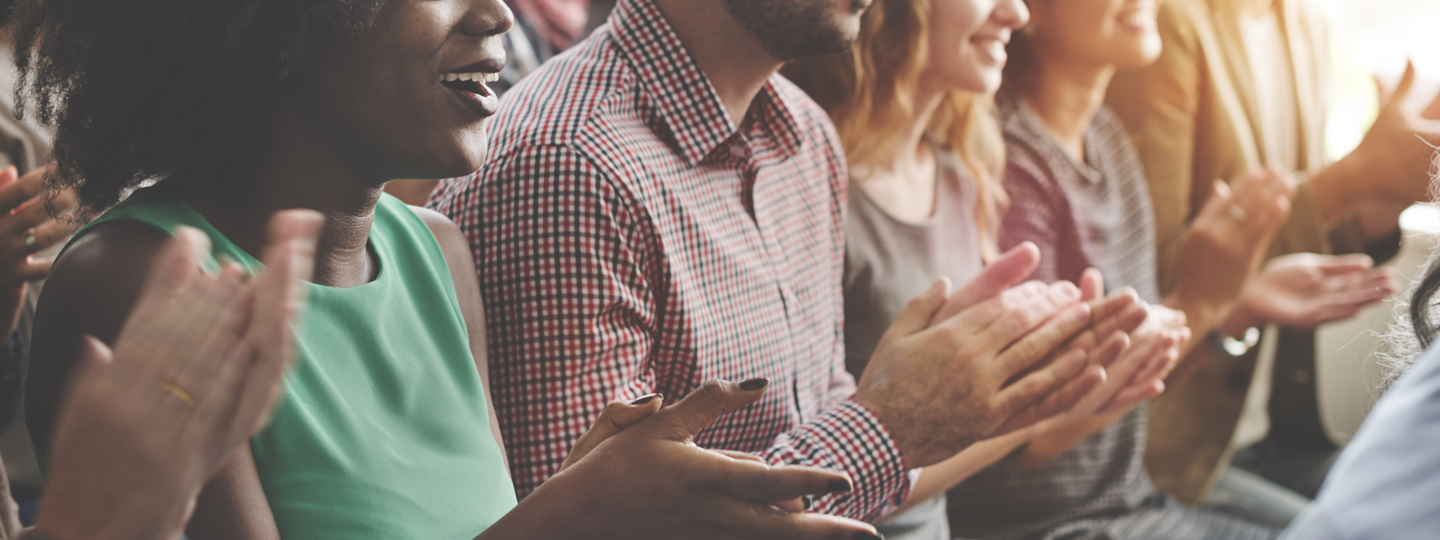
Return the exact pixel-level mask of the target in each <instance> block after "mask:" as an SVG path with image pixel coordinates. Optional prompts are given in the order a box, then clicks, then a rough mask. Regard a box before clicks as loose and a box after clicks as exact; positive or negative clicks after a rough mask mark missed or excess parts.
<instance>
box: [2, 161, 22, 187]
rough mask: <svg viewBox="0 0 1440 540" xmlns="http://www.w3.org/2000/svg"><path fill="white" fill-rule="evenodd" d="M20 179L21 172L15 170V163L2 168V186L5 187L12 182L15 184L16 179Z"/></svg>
mask: <svg viewBox="0 0 1440 540" xmlns="http://www.w3.org/2000/svg"><path fill="white" fill-rule="evenodd" d="M19 179H20V173H19V172H18V171H16V170H15V166H14V165H11V166H9V167H5V168H4V169H0V187H5V186H8V185H10V184H14V183H15V181H16V180H19Z"/></svg>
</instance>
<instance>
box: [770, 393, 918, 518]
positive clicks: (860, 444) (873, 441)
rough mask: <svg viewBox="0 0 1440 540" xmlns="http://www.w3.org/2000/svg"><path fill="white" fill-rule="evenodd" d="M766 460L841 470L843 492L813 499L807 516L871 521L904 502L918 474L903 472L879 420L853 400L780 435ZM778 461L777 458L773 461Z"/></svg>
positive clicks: (900, 460)
mask: <svg viewBox="0 0 1440 540" xmlns="http://www.w3.org/2000/svg"><path fill="white" fill-rule="evenodd" d="M782 439H783V440H782V441H777V444H776V447H775V448H772V455H771V456H770V457H771V459H770V461H771V462H772V463H773V462H775V461H782V462H784V463H788V464H793V465H809V466H813V467H822V468H827V469H832V470H838V471H844V472H845V473H847V474H849V475H850V479H851V481H853V482H854V489H852V490H851V491H850V492H849V493H841V494H836V495H829V496H825V497H821V498H818V499H816V501H815V506H814V508H813V511H815V512H821V513H825V514H832V515H838V516H845V517H849V518H853V519H859V520H863V521H874V520H876V519H879V518H881V517H884V516H886V515H888V514H890V513H891V512H893V511H894V510H895V509H896V508H897V507H899V506H900V504H901V503H903V502H905V500H906V499H908V498H909V497H910V490H911V488H913V487H914V484H915V481H916V480H917V479H918V478H919V474H918V471H919V470H918V469H916V470H915V471H913V472H914V473H915V474H912V471H909V470H906V468H905V464H904V462H903V460H902V459H901V457H900V448H899V447H897V446H896V445H895V440H894V439H892V438H891V437H890V431H889V430H887V429H885V426H884V425H883V424H881V423H880V419H879V418H877V417H876V416H875V414H874V413H872V412H870V409H868V408H866V407H865V406H864V405H861V404H859V403H857V402H855V401H854V400H853V399H851V400H846V401H845V402H843V403H841V404H840V405H839V406H837V407H835V408H833V409H830V410H829V411H826V412H825V413H824V414H821V415H820V416H819V417H818V418H816V419H815V420H813V421H811V422H809V423H806V424H805V425H803V426H800V428H798V429H796V430H795V431H792V432H790V433H788V434H786V436H785V437H783V438H782ZM777 458H778V459H777Z"/></svg>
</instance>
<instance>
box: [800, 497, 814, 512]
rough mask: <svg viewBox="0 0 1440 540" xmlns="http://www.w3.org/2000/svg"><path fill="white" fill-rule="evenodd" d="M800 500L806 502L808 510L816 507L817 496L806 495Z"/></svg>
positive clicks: (806, 509)
mask: <svg viewBox="0 0 1440 540" xmlns="http://www.w3.org/2000/svg"><path fill="white" fill-rule="evenodd" d="M800 500H801V501H803V502H804V503H805V511H806V512H809V511H810V509H811V508H814V507H815V497H814V496H813V495H806V496H804V497H801V498H800Z"/></svg>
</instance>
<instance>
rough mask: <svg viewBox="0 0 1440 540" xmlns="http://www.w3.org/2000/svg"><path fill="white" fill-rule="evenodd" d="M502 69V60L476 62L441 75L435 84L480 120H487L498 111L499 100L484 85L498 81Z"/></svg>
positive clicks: (503, 64) (503, 63)
mask: <svg viewBox="0 0 1440 540" xmlns="http://www.w3.org/2000/svg"><path fill="white" fill-rule="evenodd" d="M504 67H505V61H504V60H497V59H491V60H486V61H482V62H476V63H474V64H470V65H467V66H463V67H461V68H459V69H456V70H454V71H447V72H444V73H441V74H440V75H439V78H438V81H437V82H439V83H440V85H441V86H444V87H445V89H446V90H447V91H449V92H450V94H451V95H453V96H455V97H456V99H459V100H460V101H461V102H462V103H463V104H464V106H466V107H469V108H470V110H472V111H474V112H476V113H477V114H479V115H480V117H481V118H487V117H490V116H494V115H495V113H496V111H499V110H500V98H499V97H498V96H496V95H495V92H494V91H492V90H491V89H490V87H489V86H486V85H485V83H487V82H495V81H498V80H500V73H499V72H500V70H501V69H504Z"/></svg>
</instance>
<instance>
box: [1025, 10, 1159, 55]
mask: <svg viewBox="0 0 1440 540" xmlns="http://www.w3.org/2000/svg"><path fill="white" fill-rule="evenodd" d="M1031 7H1032V9H1033V11H1034V20H1033V21H1032V23H1031V24H1032V25H1033V26H1034V28H1032V29H1029V30H1027V31H1033V32H1034V34H1033V35H1034V36H1035V45H1036V48H1037V49H1038V50H1039V51H1040V52H1041V53H1042V54H1044V55H1046V56H1049V57H1051V58H1054V59H1056V60H1060V61H1065V62H1071V63H1077V64H1083V65H1090V66H1111V67H1117V68H1134V67H1141V66H1144V65H1147V64H1149V63H1150V62H1153V61H1155V58H1157V57H1159V56H1160V33H1159V32H1158V31H1157V30H1156V28H1155V15H1156V12H1157V11H1158V8H1159V2H1158V1H1157V0H1042V1H1039V2H1032V6H1031Z"/></svg>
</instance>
